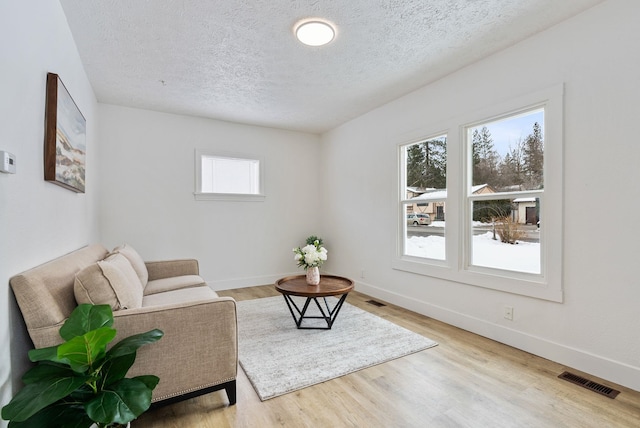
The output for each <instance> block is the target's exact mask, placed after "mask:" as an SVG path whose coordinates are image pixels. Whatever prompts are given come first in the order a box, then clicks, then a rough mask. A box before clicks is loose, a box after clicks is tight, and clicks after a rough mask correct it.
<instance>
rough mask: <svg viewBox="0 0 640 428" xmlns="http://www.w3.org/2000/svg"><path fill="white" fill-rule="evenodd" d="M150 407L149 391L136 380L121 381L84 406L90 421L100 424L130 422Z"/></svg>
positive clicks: (142, 383)
mask: <svg viewBox="0 0 640 428" xmlns="http://www.w3.org/2000/svg"><path fill="white" fill-rule="evenodd" d="M150 405H151V389H149V388H148V387H147V385H146V384H145V383H144V382H142V381H140V380H138V379H122V380H120V381H118V382H116V383H115V384H113V385H112V386H110V387H109V389H105V390H103V391H102V392H100V393H99V394H98V395H97V396H96V398H94V399H93V400H91V401H89V402H88V403H87V404H85V409H86V411H87V414H88V415H89V417H90V418H91V419H93V420H94V421H96V422H99V423H102V424H108V423H114V422H115V423H119V424H126V423H127V422H131V421H132V420H134V419H135V418H137V417H138V416H140V415H141V414H142V413H144V412H145V411H146V410H147V409H149V406H150Z"/></svg>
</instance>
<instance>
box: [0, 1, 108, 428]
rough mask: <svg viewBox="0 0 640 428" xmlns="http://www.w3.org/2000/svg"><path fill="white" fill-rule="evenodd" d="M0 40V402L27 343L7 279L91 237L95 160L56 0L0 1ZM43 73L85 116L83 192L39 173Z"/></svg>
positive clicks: (78, 76)
mask: <svg viewBox="0 0 640 428" xmlns="http://www.w3.org/2000/svg"><path fill="white" fill-rule="evenodd" d="M0 39H1V40H2V42H1V43H0V61H1V65H0V94H2V95H1V96H0V118H1V119H0V150H5V151H9V152H11V153H13V154H14V155H16V164H17V173H16V174H15V175H9V174H1V173H0V289H1V290H2V292H1V293H0V344H1V345H0V403H1V404H2V405H5V404H6V403H7V402H8V401H9V399H10V397H11V395H12V383H13V381H16V382H17V381H18V379H19V377H20V376H21V375H22V373H23V372H24V370H25V369H26V367H27V364H28V363H27V357H26V351H27V350H28V349H30V348H31V346H32V345H31V343H30V341H29V340H28V339H27V337H26V336H25V335H26V331H25V330H24V325H23V322H22V317H21V315H20V314H19V310H18V308H17V305H16V303H15V299H14V297H13V294H12V293H11V291H10V287H9V278H10V277H11V276H13V275H14V274H16V273H19V272H21V271H23V270H26V269H28V268H31V267H33V266H35V265H38V264H40V263H43V262H45V261H47V260H50V259H51V258H54V257H58V256H60V255H62V254H65V253H67V252H69V251H72V250H75V249H77V248H80V247H82V246H84V245H86V244H87V243H89V242H94V241H96V240H97V239H98V228H97V219H98V217H97V211H96V200H97V190H98V185H97V178H98V165H97V162H96V159H97V157H96V144H95V126H96V123H95V110H96V106H97V104H96V100H95V96H94V94H93V91H92V89H91V86H90V85H89V82H88V80H87V77H86V75H85V72H84V68H83V66H82V64H81V63H80V59H79V56H78V53H77V50H76V46H75V43H74V41H73V39H72V37H71V33H70V31H69V28H68V26H67V21H66V18H65V16H64V14H63V12H62V8H61V7H60V5H59V4H58V2H57V1H50V0H31V1H28V2H21V1H3V2H1V3H0ZM47 72H54V73H57V74H59V75H60V77H61V79H62V81H63V82H64V84H65V86H66V87H67V89H68V91H69V93H70V94H71V96H72V97H73V99H74V100H75V102H76V104H77V105H78V107H79V108H80V111H81V112H82V113H83V114H84V116H85V118H86V120H87V161H86V162H87V176H86V184H87V186H86V194H76V193H73V192H71V191H69V190H66V189H63V188H62V187H59V186H56V185H54V184H52V183H47V182H45V181H44V178H43V177H44V173H43V141H44V101H45V86H46V75H47ZM18 386H19V384H18V383H16V384H15V387H18ZM3 423H6V422H3Z"/></svg>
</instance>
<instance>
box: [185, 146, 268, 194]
mask: <svg viewBox="0 0 640 428" xmlns="http://www.w3.org/2000/svg"><path fill="white" fill-rule="evenodd" d="M205 157H214V158H224V159H241V160H247V161H256V162H258V180H259V182H258V189H259V191H258V193H257V194H254V193H215V192H203V191H202V160H203V158H205ZM264 169H265V168H264V159H263V158H262V157H260V156H249V155H245V154H238V153H229V152H221V151H217V150H209V149H196V150H195V191H194V192H193V195H194V198H195V200H197V201H245V202H262V201H264V200H265V197H266V194H265V183H264V181H265V180H264V177H265V175H264Z"/></svg>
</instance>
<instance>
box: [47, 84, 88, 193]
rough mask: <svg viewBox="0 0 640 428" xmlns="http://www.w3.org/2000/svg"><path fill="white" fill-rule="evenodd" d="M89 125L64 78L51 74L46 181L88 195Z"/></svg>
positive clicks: (48, 94) (48, 96) (48, 95)
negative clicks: (86, 177) (87, 138)
mask: <svg viewBox="0 0 640 428" xmlns="http://www.w3.org/2000/svg"><path fill="white" fill-rule="evenodd" d="M86 130H87V122H86V119H85V118H84V116H83V115H82V113H81V112H80V109H79V108H78V106H77V105H76V103H75V101H73V98H71V95H70V94H69V92H68V91H67V88H66V87H65V86H64V84H63V83H62V80H61V79H60V76H58V75H57V74H55V73H47V93H46V101H45V130H44V179H45V180H46V181H50V182H52V183H54V184H57V185H59V186H62V187H64V188H66V189H69V190H71V191H74V192H76V193H84V192H85V175H86V169H85V159H86Z"/></svg>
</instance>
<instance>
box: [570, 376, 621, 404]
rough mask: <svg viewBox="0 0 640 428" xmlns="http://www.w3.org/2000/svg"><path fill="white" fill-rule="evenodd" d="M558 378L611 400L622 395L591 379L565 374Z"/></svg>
mask: <svg viewBox="0 0 640 428" xmlns="http://www.w3.org/2000/svg"><path fill="white" fill-rule="evenodd" d="M558 377H559V378H560V379H564V380H566V381H569V382H571V383H574V384H576V385H579V386H581V387H583V388H587V389H590V390H591V391H593V392H597V393H598V394H602V395H604V396H606V397H609V398H616V396H617V395H618V394H620V391H616V390H615V389H612V388H609V387H608V386H604V385H602V384H600V383H596V382H593V381H591V380H589V379H585V378H583V377H581V376H578V375H576V374H573V373H569V372H564V373H562V374H561V375H560V376H558Z"/></svg>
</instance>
